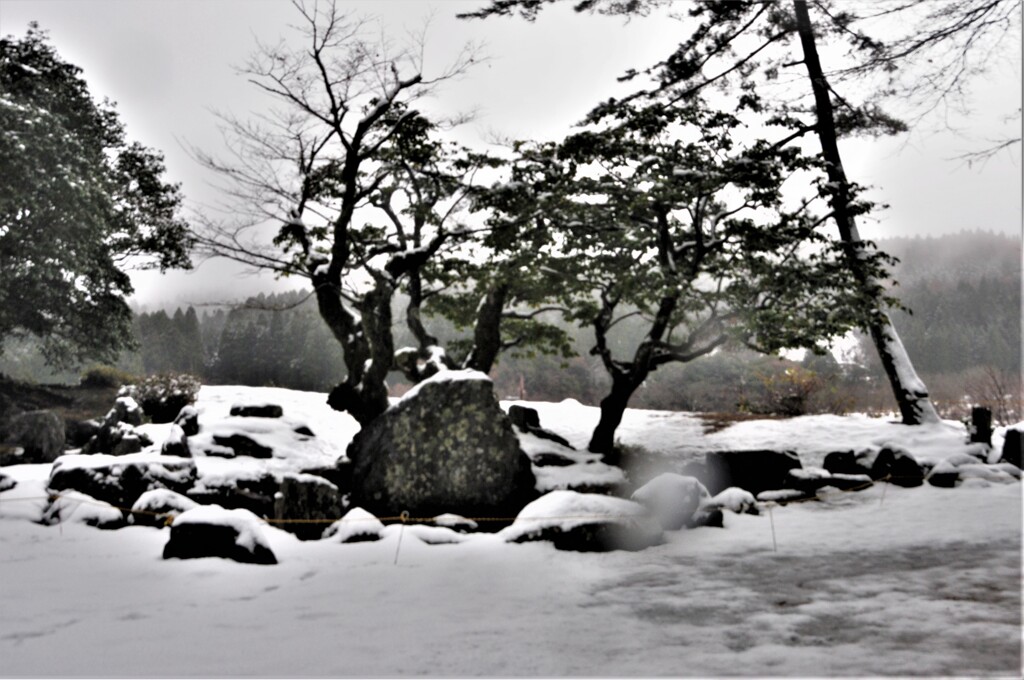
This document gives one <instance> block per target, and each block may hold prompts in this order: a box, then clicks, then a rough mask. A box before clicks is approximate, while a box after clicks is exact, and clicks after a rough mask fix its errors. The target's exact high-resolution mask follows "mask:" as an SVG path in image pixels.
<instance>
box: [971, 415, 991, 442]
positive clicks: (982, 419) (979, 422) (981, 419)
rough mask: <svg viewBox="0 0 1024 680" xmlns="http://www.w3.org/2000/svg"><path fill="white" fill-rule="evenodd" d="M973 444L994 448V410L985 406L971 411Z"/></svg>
mask: <svg viewBox="0 0 1024 680" xmlns="http://www.w3.org/2000/svg"><path fill="white" fill-rule="evenodd" d="M970 433H971V443H972V444H975V443H978V444H985V445H987V446H992V410H991V409H988V408H985V407H984V406H975V407H974V408H972V409H971V426H970Z"/></svg>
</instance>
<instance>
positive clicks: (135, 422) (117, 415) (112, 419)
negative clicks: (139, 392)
mask: <svg viewBox="0 0 1024 680" xmlns="http://www.w3.org/2000/svg"><path fill="white" fill-rule="evenodd" d="M116 423H127V424H129V425H131V426H132V427H137V426H139V425H141V424H142V409H141V408H140V407H139V404H138V402H137V401H135V399H133V398H132V397H129V396H122V397H118V398H117V399H115V400H114V407H113V408H111V409H110V410H109V411H107V415H106V417H105V418H104V419H103V424H104V425H114V424H116Z"/></svg>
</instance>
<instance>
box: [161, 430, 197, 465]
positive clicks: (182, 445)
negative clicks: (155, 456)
mask: <svg viewBox="0 0 1024 680" xmlns="http://www.w3.org/2000/svg"><path fill="white" fill-rule="evenodd" d="M160 453H161V454H162V455H164V456H177V457H178V458H191V457H192V450H191V449H190V448H189V446H188V437H187V436H186V435H185V430H184V429H182V427H181V426H180V425H171V431H170V433H169V434H168V435H167V441H165V442H164V443H163V445H162V446H161V447H160Z"/></svg>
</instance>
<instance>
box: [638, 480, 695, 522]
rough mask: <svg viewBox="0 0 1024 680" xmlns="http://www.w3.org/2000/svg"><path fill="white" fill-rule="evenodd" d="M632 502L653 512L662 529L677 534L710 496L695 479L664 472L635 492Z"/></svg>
mask: <svg viewBox="0 0 1024 680" xmlns="http://www.w3.org/2000/svg"><path fill="white" fill-rule="evenodd" d="M632 500H634V501H636V502H637V503H639V504H640V505H643V506H644V507H645V508H647V509H648V510H650V511H651V512H652V513H653V514H654V516H655V517H657V518H658V521H659V522H661V526H662V528H664V529H666V530H669V531H675V530H677V529H681V528H683V526H684V525H688V524H689V523H690V522H691V520H693V516H694V513H696V512H697V509H698V508H700V507H701V506H702V505H704V504H705V503H707V502H708V501H709V500H711V494H709V493H708V490H707V488H706V487H705V486H704V485H703V484H701V483H700V481H699V480H698V479H697V478H696V477H685V476H683V475H677V474H675V473H673V472H664V473H662V474H660V475H658V476H657V477H655V478H654V479H652V480H651V481H649V482H647V483H646V484H644V485H643V486H641V487H640V488H639V489H637V490H636V491H634V492H633V496H632Z"/></svg>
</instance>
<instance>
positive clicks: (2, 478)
mask: <svg viewBox="0 0 1024 680" xmlns="http://www.w3.org/2000/svg"><path fill="white" fill-rule="evenodd" d="M16 486H18V482H16V481H15V480H14V478H13V477H9V476H8V475H5V474H4V473H2V472H0V491H7V490H9V489H13V488H14V487H16Z"/></svg>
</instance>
